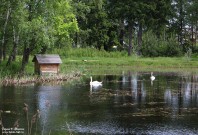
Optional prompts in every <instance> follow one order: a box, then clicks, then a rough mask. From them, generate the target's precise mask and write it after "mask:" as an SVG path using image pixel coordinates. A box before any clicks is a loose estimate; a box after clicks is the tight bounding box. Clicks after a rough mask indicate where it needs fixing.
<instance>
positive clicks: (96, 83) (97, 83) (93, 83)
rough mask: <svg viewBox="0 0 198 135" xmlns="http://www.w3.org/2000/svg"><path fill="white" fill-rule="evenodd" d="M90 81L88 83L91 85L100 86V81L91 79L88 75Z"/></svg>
mask: <svg viewBox="0 0 198 135" xmlns="http://www.w3.org/2000/svg"><path fill="white" fill-rule="evenodd" d="M90 79H91V81H90V85H91V86H101V85H102V82H98V81H92V76H91V77H90Z"/></svg>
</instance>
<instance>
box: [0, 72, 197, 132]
mask: <svg viewBox="0 0 198 135" xmlns="http://www.w3.org/2000/svg"><path fill="white" fill-rule="evenodd" d="M154 76H155V80H154V81H151V80H150V72H143V71H142V72H141V71H138V72H136V71H123V72H120V73H119V74H118V73H116V74H113V73H112V74H108V75H107V74H106V75H105V74H102V75H93V76H92V77H93V80H98V81H102V82H103V85H102V86H99V87H90V85H89V82H90V78H89V76H88V75H87V76H84V77H82V79H81V80H79V81H75V82H73V83H61V84H31V85H27V86H1V88H0V110H1V115H0V123H2V124H3V126H4V128H3V129H1V133H6V132H7V133H9V132H10V133H13V132H15V133H16V132H19V133H22V134H28V133H29V134H38V135H41V134H43V135H44V134H51V135H53V134H55V135H56V134H63V135H65V134H73V135H82V134H100V135H113V134H116V135H117V134H160V135H161V134H172V135H173V134H192V135H193V134H197V132H198V117H197V113H198V74H197V73H192V72H154ZM24 109H25V110H24ZM38 110H39V113H38V112H37V111H38ZM14 124H15V126H18V129H13V127H14ZM0 127H1V126H0Z"/></svg>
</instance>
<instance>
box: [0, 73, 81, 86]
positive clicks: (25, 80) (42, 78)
mask: <svg viewBox="0 0 198 135" xmlns="http://www.w3.org/2000/svg"><path fill="white" fill-rule="evenodd" d="M80 76H81V72H79V71H75V72H70V73H67V74H46V75H23V76H20V75H17V76H14V77H12V76H6V77H5V78H3V79H1V80H0V83H1V84H2V85H4V86H7V85H23V84H30V83H46V82H52V81H69V80H72V79H75V78H77V77H80Z"/></svg>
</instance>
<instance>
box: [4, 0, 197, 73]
mask: <svg viewBox="0 0 198 135" xmlns="http://www.w3.org/2000/svg"><path fill="white" fill-rule="evenodd" d="M197 14H198V2H197V0H149V1H148V0H123V1H116V0H93V1H88V0H38V1H34V0H20V1H19V0H2V1H1V3H0V22H1V23H0V39H1V42H0V63H2V62H3V61H6V63H7V66H9V65H10V64H11V63H12V61H14V60H15V59H16V55H22V61H21V63H22V64H21V71H24V69H25V65H26V64H27V63H28V61H29V56H30V55H31V54H35V53H46V52H47V51H49V50H53V49H55V48H57V49H61V48H64V47H67V46H72V47H93V48H97V49H99V50H100V49H104V50H105V51H108V52H109V51H112V50H113V47H115V46H116V48H117V50H126V51H127V52H128V55H131V54H132V53H137V54H138V55H143V56H177V55H180V54H182V53H185V52H186V51H187V50H188V49H189V48H191V49H192V50H193V52H196V51H197V50H198V49H197V48H198V47H197V46H196V41H197V25H198V23H197V22H198V17H197Z"/></svg>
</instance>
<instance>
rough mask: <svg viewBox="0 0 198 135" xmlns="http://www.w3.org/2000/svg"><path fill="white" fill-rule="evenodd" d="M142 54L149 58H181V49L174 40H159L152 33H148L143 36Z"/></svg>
mask: <svg viewBox="0 0 198 135" xmlns="http://www.w3.org/2000/svg"><path fill="white" fill-rule="evenodd" d="M142 54H143V56H149V57H158V56H169V57H170V56H180V55H181V49H180V46H179V45H178V43H177V41H176V40H175V39H174V38H168V39H167V40H164V39H163V38H162V37H160V38H157V36H156V35H155V34H154V33H153V32H152V31H148V32H147V33H146V34H144V36H143V47H142Z"/></svg>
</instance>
